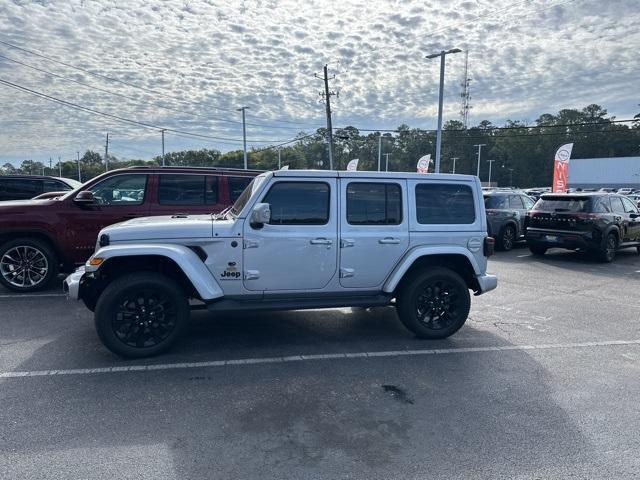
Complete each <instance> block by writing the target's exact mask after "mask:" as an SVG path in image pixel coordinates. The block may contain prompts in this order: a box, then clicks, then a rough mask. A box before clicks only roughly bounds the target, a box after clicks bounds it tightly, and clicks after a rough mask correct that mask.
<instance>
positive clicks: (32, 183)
mask: <svg viewBox="0 0 640 480" xmlns="http://www.w3.org/2000/svg"><path fill="white" fill-rule="evenodd" d="M41 193H42V180H35V179H28V178H24V179H22V178H6V179H2V180H0V200H27V199H29V198H33V197H35V196H36V195H40V194H41Z"/></svg>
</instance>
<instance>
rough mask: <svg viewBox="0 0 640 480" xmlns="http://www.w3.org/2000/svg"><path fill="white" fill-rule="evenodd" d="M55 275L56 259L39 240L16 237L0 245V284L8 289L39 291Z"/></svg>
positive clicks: (56, 269)
mask: <svg viewBox="0 0 640 480" xmlns="http://www.w3.org/2000/svg"><path fill="white" fill-rule="evenodd" d="M57 274H58V259H57V258H56V255H55V253H54V252H53V250H52V249H51V247H49V245H47V244H46V243H45V242H43V241H41V240H37V239H30V238H17V239H15V240H10V241H8V242H6V243H4V244H3V245H2V246H0V283H1V284H2V285H3V286H4V287H6V288H8V289H9V290H12V291H14V292H35V291H37V290H42V289H43V288H45V287H46V286H47V284H49V282H51V280H52V279H53V278H55V277H56V275H57Z"/></svg>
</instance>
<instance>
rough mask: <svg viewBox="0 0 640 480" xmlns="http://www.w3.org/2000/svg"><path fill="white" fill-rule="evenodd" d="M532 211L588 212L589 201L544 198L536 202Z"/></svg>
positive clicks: (565, 197)
mask: <svg viewBox="0 0 640 480" xmlns="http://www.w3.org/2000/svg"><path fill="white" fill-rule="evenodd" d="M533 209H534V210H540V211H543V212H574V213H575V212H590V211H591V199H590V198H588V197H586V198H585V197H569V196H558V197H544V198H541V199H540V200H538V202H537V203H536V204H535V206H534V207H533Z"/></svg>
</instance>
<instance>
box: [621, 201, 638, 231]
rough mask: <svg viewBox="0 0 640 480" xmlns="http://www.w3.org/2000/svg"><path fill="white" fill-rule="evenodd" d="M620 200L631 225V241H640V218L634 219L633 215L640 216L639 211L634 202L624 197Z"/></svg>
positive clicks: (629, 227) (629, 229) (629, 228)
mask: <svg viewBox="0 0 640 480" xmlns="http://www.w3.org/2000/svg"><path fill="white" fill-rule="evenodd" d="M620 200H622V204H623V205H624V210H625V213H626V215H627V218H628V220H629V224H628V232H629V240H630V241H632V242H637V241H639V240H640V218H638V217H635V216H634V217H633V218H632V217H631V215H633V214H635V215H638V209H637V207H636V206H635V205H634V204H633V202H632V201H631V200H629V199H628V198H625V197H622V198H620Z"/></svg>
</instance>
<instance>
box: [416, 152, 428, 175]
mask: <svg viewBox="0 0 640 480" xmlns="http://www.w3.org/2000/svg"><path fill="white" fill-rule="evenodd" d="M430 164H431V154H430V153H429V154H428V155H425V156H424V157H420V160H418V165H417V171H418V173H429V165H430Z"/></svg>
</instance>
